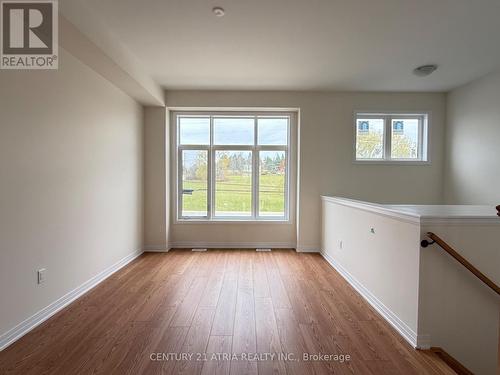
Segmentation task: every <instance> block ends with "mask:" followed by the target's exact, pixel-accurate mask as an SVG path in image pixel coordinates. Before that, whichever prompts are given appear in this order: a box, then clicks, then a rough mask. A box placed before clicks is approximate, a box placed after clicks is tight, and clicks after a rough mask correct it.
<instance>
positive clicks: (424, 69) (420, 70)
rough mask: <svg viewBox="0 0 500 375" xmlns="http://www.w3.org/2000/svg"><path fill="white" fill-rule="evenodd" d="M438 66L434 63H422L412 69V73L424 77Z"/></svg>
mask: <svg viewBox="0 0 500 375" xmlns="http://www.w3.org/2000/svg"><path fill="white" fill-rule="evenodd" d="M437 68H438V66H437V65H436V64H429V65H422V66H419V67H417V68H415V69H414V70H413V74H415V75H416V76H419V77H425V76H428V75H429V74H432V73H434V72H435V71H436V69H437Z"/></svg>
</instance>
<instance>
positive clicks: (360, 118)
mask: <svg viewBox="0 0 500 375" xmlns="http://www.w3.org/2000/svg"><path fill="white" fill-rule="evenodd" d="M427 128H428V115H427V114H401V113H382V114H380V113H356V116H355V130H356V142H355V159H356V161H362V162H391V161H394V162H426V161H428V155H427V139H428V134H427V133H428V130H427Z"/></svg>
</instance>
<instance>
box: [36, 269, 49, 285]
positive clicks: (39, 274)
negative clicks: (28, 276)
mask: <svg viewBox="0 0 500 375" xmlns="http://www.w3.org/2000/svg"><path fill="white" fill-rule="evenodd" d="M46 271H47V270H46V269H45V268H41V269H39V270H38V271H37V280H38V284H43V283H44V282H45V272H46Z"/></svg>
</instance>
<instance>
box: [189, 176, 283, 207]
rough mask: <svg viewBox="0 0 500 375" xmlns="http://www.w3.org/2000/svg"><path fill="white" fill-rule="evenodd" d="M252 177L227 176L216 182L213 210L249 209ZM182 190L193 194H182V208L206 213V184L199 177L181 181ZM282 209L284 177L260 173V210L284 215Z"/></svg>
mask: <svg viewBox="0 0 500 375" xmlns="http://www.w3.org/2000/svg"><path fill="white" fill-rule="evenodd" d="M251 186H252V183H251V176H227V177H226V179H225V180H224V181H217V182H216V188H215V189H216V199H215V212H216V214H217V213H218V212H220V213H222V212H240V213H241V212H245V213H247V215H250V214H251V211H252V191H251V189H252V188H251ZM183 188H184V189H185V190H191V189H192V190H193V192H192V195H189V194H184V196H183V211H189V212H200V213H201V214H203V213H205V214H206V207H207V183H206V181H202V180H187V181H184V186H183ZM284 208H285V176H284V174H281V175H261V176H260V189H259V211H260V214H261V215H283V213H284Z"/></svg>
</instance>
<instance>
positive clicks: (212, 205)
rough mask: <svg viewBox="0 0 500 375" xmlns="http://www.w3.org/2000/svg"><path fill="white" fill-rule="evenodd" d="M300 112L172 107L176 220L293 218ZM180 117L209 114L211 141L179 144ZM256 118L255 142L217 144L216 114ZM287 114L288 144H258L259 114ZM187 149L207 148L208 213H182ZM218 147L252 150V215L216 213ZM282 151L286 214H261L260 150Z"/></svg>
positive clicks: (280, 220)
mask: <svg viewBox="0 0 500 375" xmlns="http://www.w3.org/2000/svg"><path fill="white" fill-rule="evenodd" d="M296 115H297V113H296V112H295V111H294V110H265V111H241V110H223V111H221V110H183V109H175V110H172V111H171V117H170V118H171V123H172V126H171V131H172V143H171V144H172V148H173V150H172V156H173V161H172V164H171V166H172V168H173V169H174V173H173V176H175V178H174V181H173V190H174V191H175V194H172V195H173V202H172V203H173V205H174V208H175V210H174V222H175V223H221V222H222V223H232V222H234V223H245V222H247V223H265V222H267V223H287V224H290V223H291V221H292V216H291V210H292V208H293V207H291V206H292V205H291V203H292V196H291V195H292V194H291V191H292V189H291V184H292V178H293V176H292V174H293V171H294V168H293V166H292V162H293V134H294V129H293V128H294V126H295V121H296V117H295V116H296ZM181 117H188V118H189V117H209V118H210V125H209V126H210V130H209V131H210V144H209V145H181V144H180V131H179V126H180V120H179V119H180V118H181ZM215 117H218V118H220V117H227V118H253V120H254V128H253V129H254V134H253V137H254V143H253V144H252V145H216V144H215V143H214V141H215V139H214V118H215ZM273 117H278V118H283V117H286V118H288V127H287V144H286V145H258V119H259V118H273ZM184 150H206V151H207V152H208V155H207V215H206V216H183V215H182V199H183V194H182V189H183V186H182V185H183V184H182V182H183V179H182V173H183V170H182V152H183V151H184ZM217 151H250V152H252V185H251V194H252V208H251V215H249V216H234V215H230V216H217V215H215V209H216V194H215V192H216V182H217V181H216V169H215V162H216V160H215V155H216V152H217ZM265 151H283V152H285V160H286V167H285V186H284V204H285V207H284V215H283V216H270V215H264V216H262V215H259V203H260V202H259V177H260V164H259V158H260V152H265Z"/></svg>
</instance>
